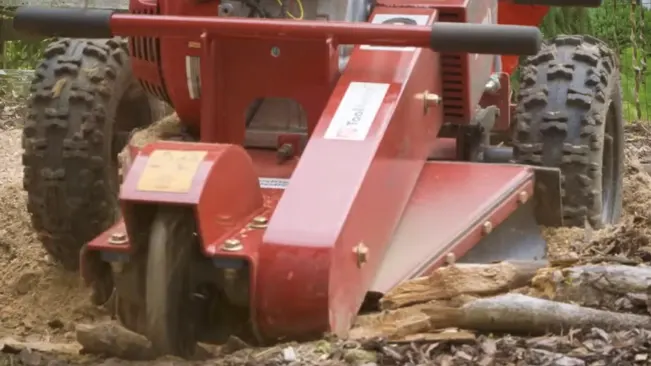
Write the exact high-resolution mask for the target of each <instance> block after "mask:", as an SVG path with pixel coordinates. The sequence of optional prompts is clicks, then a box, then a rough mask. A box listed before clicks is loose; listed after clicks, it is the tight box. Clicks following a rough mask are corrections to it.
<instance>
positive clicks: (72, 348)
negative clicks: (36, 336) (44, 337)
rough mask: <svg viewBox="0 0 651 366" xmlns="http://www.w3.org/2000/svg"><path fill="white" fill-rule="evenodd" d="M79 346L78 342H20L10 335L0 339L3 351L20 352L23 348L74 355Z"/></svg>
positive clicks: (0, 350)
mask: <svg viewBox="0 0 651 366" xmlns="http://www.w3.org/2000/svg"><path fill="white" fill-rule="evenodd" d="M80 349H81V347H80V346H79V345H78V344H70V343H50V342H21V341H17V340H15V339H13V338H11V337H5V338H2V339H0V352H3V353H16V354H17V353H20V352H22V351H24V350H30V351H37V352H48V353H65V354H71V355H76V354H79V350H80Z"/></svg>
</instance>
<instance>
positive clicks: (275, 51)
mask: <svg viewBox="0 0 651 366" xmlns="http://www.w3.org/2000/svg"><path fill="white" fill-rule="evenodd" d="M271 56H273V57H280V47H277V46H274V47H271Z"/></svg>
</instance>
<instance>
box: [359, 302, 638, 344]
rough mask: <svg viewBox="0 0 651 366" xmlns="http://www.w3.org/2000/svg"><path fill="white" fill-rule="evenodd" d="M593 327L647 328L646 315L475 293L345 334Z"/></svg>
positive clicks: (388, 315)
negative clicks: (470, 298) (476, 295)
mask: <svg viewBox="0 0 651 366" xmlns="http://www.w3.org/2000/svg"><path fill="white" fill-rule="evenodd" d="M592 327H597V328H601V329H605V330H626V329H632V328H644V329H650V330H651V317H649V316H645V315H636V314H626V313H617V312H611V311H605V310H597V309H592V308H588V307H582V306H579V305H573V304H566V303H562V302H555V301H550V300H544V299H539V298H535V297H531V296H526V295H522V294H505V295H499V296H496V297H487V298H478V299H475V300H473V301H470V302H468V303H466V304H464V305H462V306H460V307H454V306H447V305H445V304H444V303H442V302H437V301H434V302H432V303H428V304H420V305H416V306H412V307H407V308H402V309H398V310H391V311H387V312H385V313H384V314H382V315H381V316H379V317H378V318H375V319H373V321H366V322H364V321H362V322H358V325H357V327H356V328H354V329H352V330H351V332H350V334H349V337H350V338H353V339H364V338H375V337H382V338H385V339H388V340H389V341H406V340H408V339H411V338H412V337H415V336H414V335H415V334H419V333H421V334H422V333H435V332H437V330H440V329H445V328H457V329H464V330H470V331H480V332H487V333H511V334H523V335H544V334H547V333H562V332H566V331H568V330H570V329H574V328H592Z"/></svg>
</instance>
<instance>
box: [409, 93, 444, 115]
mask: <svg viewBox="0 0 651 366" xmlns="http://www.w3.org/2000/svg"><path fill="white" fill-rule="evenodd" d="M416 99H418V100H422V101H423V114H427V112H429V109H430V108H431V107H436V106H438V105H440V104H441V103H443V98H441V97H440V96H439V95H438V94H434V93H430V92H429V91H427V90H425V91H424V92H422V93H418V94H416Z"/></svg>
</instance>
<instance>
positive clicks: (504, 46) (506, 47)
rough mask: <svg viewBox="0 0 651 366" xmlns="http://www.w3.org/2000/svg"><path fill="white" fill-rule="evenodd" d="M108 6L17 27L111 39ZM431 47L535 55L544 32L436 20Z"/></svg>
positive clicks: (21, 14)
mask: <svg viewBox="0 0 651 366" xmlns="http://www.w3.org/2000/svg"><path fill="white" fill-rule="evenodd" d="M115 13H116V11H115V10H109V9H74V8H37V7H21V8H18V10H17V11H16V14H15V17H14V28H15V29H16V30H17V31H19V32H25V33H31V34H35V35H40V36H46V37H50V36H57V37H70V38H110V37H112V36H113V35H114V34H113V32H112V31H111V18H112V16H113V15H114V14H115ZM429 43H430V47H431V49H432V50H434V51H437V52H449V53H465V52H467V53H482V54H513V55H531V54H536V53H537V52H538V50H539V49H540V45H541V43H542V34H541V33H540V30H538V28H536V27H527V26H518V25H499V24H468V23H448V22H437V23H434V24H433V25H432V30H431V36H430V42H429Z"/></svg>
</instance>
